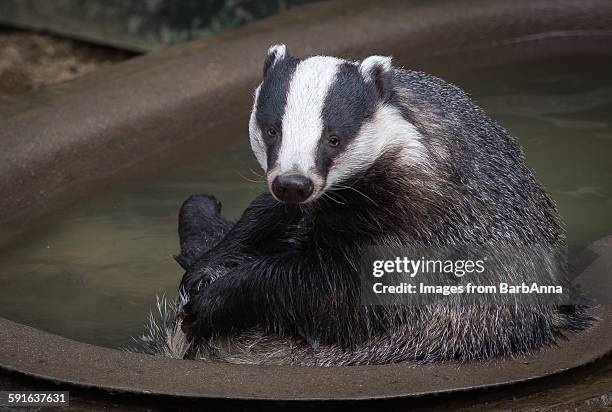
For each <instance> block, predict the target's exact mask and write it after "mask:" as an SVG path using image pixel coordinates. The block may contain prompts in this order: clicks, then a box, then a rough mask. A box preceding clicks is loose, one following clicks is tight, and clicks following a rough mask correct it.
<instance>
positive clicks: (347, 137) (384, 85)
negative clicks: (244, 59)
mask: <svg viewBox="0 0 612 412" xmlns="http://www.w3.org/2000/svg"><path fill="white" fill-rule="evenodd" d="M392 75H393V68H392V66H391V58H390V57H383V56H370V57H368V58H366V59H365V60H363V61H361V62H353V61H347V60H343V59H338V58H335V57H327V56H314V57H309V58H307V59H299V58H297V57H295V56H292V55H291V54H290V53H289V52H288V51H287V48H286V47H285V45H275V46H272V47H270V48H269V50H268V54H267V58H266V60H265V63H264V68H263V81H262V83H261V84H260V85H259V86H258V87H257V89H256V90H255V102H254V104H253V110H252V113H251V118H250V122H249V135H250V141H251V147H252V149H253V152H254V154H255V156H256V157H257V160H258V162H259V163H260V165H261V167H262V168H263V169H264V170H265V171H266V179H267V183H268V187H269V189H270V192H271V193H272V194H273V196H274V197H275V198H276V199H278V200H280V201H283V202H287V203H293V204H297V203H307V202H312V201H314V200H316V199H318V198H319V197H321V196H322V195H323V194H324V193H325V192H326V191H327V190H330V189H332V188H335V187H341V186H342V184H343V182H346V181H347V180H349V179H350V178H351V177H352V176H354V175H356V174H357V173H359V172H363V171H364V170H366V169H367V168H368V167H369V166H371V165H372V164H373V163H374V162H376V160H377V159H379V158H380V157H381V156H382V155H383V154H384V153H385V152H387V151H389V150H395V151H398V152H400V153H401V157H402V158H403V159H404V160H405V161H407V162H417V161H420V160H422V159H421V158H422V151H421V149H422V146H421V144H420V142H419V140H420V137H421V136H420V135H419V133H418V132H417V130H416V129H415V128H414V126H413V125H412V124H411V123H409V122H408V121H406V120H405V119H404V118H403V116H402V114H401V111H400V109H399V108H398V107H397V105H393V104H392V103H391V100H392V99H391V97H392V94H393V84H392V81H393V79H392Z"/></svg>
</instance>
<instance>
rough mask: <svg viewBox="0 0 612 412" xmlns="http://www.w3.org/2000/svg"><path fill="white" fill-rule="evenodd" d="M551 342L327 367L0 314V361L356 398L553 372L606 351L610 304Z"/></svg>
mask: <svg viewBox="0 0 612 412" xmlns="http://www.w3.org/2000/svg"><path fill="white" fill-rule="evenodd" d="M593 315H595V316H597V317H598V318H599V319H600V320H599V321H598V322H596V323H595V324H594V326H592V327H591V328H589V329H588V330H586V331H584V332H581V333H578V334H575V335H570V336H568V339H567V340H562V341H560V342H559V343H558V345H556V346H551V347H548V348H546V349H544V350H542V351H540V352H538V353H534V354H533V355H529V356H520V357H517V358H515V359H501V360H494V361H490V362H469V363H463V364H459V363H441V364H432V365H425V366H412V365H408V364H394V365H379V366H351V367H330V368H307V367H290V366H288V367H279V366H276V367H274V366H246V365H232V364H223V363H214V362H194V361H183V360H175V359H168V358H156V357H152V356H148V355H142V354H134V353H126V352H121V351H117V350H113V349H107V348H101V347H97V346H93V345H88V344H84V343H80V342H76V341H73V340H70V339H66V338H62V337H60V336H57V335H52V334H49V333H45V332H42V331H40V330H37V329H33V328H30V327H27V326H24V325H20V324H16V323H13V322H10V321H8V320H4V319H0V368H2V369H5V370H10V371H17V372H20V373H24V374H26V375H29V376H34V377H37V378H42V379H46V380H50V381H53V382H61V383H68V384H71V385H76V386H79V387H96V388H102V389H105V390H108V391H112V392H130V393H139V394H156V395H170V396H180V397H189V398H210V399H225V398H227V399H268V400H358V399H383V398H395V397H415V396H421V395H426V394H432V393H447V392H454V391H465V390H470V389H475V388H482V387H492V386H499V385H506V384H510V383H516V382H522V381H527V380H532V379H536V378H540V377H544V376H549V375H553V374H556V373H559V372H562V371H565V370H568V369H571V368H575V367H578V366H581V365H584V364H588V363H590V362H594V361H595V360H597V359H599V358H601V357H603V356H604V355H606V354H607V353H609V352H610V351H611V350H612V334H611V333H610V330H612V307H610V306H606V307H599V308H596V309H595V310H594V311H593Z"/></svg>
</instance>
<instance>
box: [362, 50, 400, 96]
mask: <svg viewBox="0 0 612 412" xmlns="http://www.w3.org/2000/svg"><path fill="white" fill-rule="evenodd" d="M359 72H360V73H361V75H362V76H363V78H364V79H365V81H366V83H371V84H373V85H374V86H376V89H377V90H378V93H379V94H380V97H381V99H382V100H385V99H386V98H387V97H389V94H390V92H391V76H392V72H393V67H392V66H391V57H389V56H370V57H368V58H366V59H364V60H363V61H362V62H361V63H360V64H359Z"/></svg>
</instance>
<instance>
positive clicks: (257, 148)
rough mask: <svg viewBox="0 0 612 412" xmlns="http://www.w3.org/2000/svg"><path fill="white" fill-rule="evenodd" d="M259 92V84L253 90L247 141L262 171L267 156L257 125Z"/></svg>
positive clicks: (265, 165) (265, 164)
mask: <svg viewBox="0 0 612 412" xmlns="http://www.w3.org/2000/svg"><path fill="white" fill-rule="evenodd" d="M259 90H261V84H260V85H259V86H257V89H255V95H254V100H253V110H252V111H251V117H250V119H249V140H250V142H251V150H253V154H254V155H255V158H257V161H258V162H259V164H260V165H261V168H262V169H263V170H266V169H267V167H268V166H267V163H268V159H267V158H268V156H267V155H266V144H265V143H264V141H263V138H262V136H261V130H260V129H259V125H258V124H257V99H258V97H259Z"/></svg>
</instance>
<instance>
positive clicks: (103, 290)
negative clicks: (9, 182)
mask: <svg viewBox="0 0 612 412" xmlns="http://www.w3.org/2000/svg"><path fill="white" fill-rule="evenodd" d="M609 73H612V57H608V56H600V55H586V54H585V55H573V56H567V57H564V58H554V59H540V60H535V61H525V62H520V63H516V64H511V65H505V66H503V67H493V68H488V69H481V70H476V71H471V72H470V73H459V74H458V73H444V72H442V71H439V72H437V73H434V74H438V75H440V76H442V77H444V78H446V79H447V80H449V81H452V82H453V83H455V84H457V85H459V86H461V87H463V88H464V89H465V90H467V91H468V92H469V93H470V94H471V95H472V97H474V98H475V99H476V100H477V101H478V102H479V103H480V104H481V105H482V106H483V107H484V108H485V109H486V110H487V111H488V112H489V113H490V114H491V115H492V116H493V117H494V118H495V119H496V120H497V121H499V122H500V123H501V124H502V125H503V126H504V127H505V128H506V129H508V130H509V131H510V132H511V134H512V135H514V136H516V137H517V138H518V139H519V141H520V143H521V145H522V146H523V148H524V151H525V155H526V158H527V161H528V164H529V165H530V166H531V167H532V168H533V169H534V170H535V172H536V175H537V177H538V179H539V180H540V182H541V183H542V184H543V185H544V186H545V187H546V188H547V190H548V191H549V193H550V194H551V195H552V196H553V198H554V199H555V201H556V202H557V204H558V206H559V210H560V212H561V215H562V216H563V218H564V220H565V222H566V225H567V230H568V240H569V242H570V243H571V244H572V245H578V246H579V245H584V244H587V243H589V242H591V241H593V240H596V239H599V238H601V237H604V236H606V235H608V234H612V176H611V174H612V80H611V79H610V76H609ZM226 145H227V146H226V147H225V148H224V149H223V150H222V151H220V152H219V151H217V152H212V153H208V154H207V156H202V157H201V158H200V159H199V160H196V161H190V162H189V163H188V164H185V165H178V164H177V165H175V166H174V167H172V168H170V169H169V170H168V171H167V172H164V173H165V175H164V177H163V178H157V179H155V180H154V181H148V182H144V183H142V182H141V183H138V184H133V185H131V186H129V187H123V188H121V189H119V190H115V191H111V192H110V193H106V194H105V195H103V196H99V197H97V198H93V199H89V200H84V201H82V203H80V204H78V205H74V206H73V207H71V208H69V209H68V210H67V211H66V212H65V213H64V215H63V216H62V217H61V218H59V219H58V220H57V221H56V222H55V223H53V224H51V225H50V226H49V227H47V228H46V229H45V230H44V231H42V232H40V233H37V234H36V235H35V236H32V237H30V239H27V240H25V241H23V242H22V243H20V244H17V245H13V246H12V247H11V248H10V250H5V251H3V252H2V253H1V254H0V285H2V288H0V316H2V317H6V318H8V319H11V320H14V321H17V322H21V323H24V324H27V325H31V326H34V327H37V328H40V329H43V330H47V331H50V332H54V333H57V334H60V335H63V336H66V337H71V338H74V339H77V340H81V341H85V342H90V343H95V344H98V345H103V346H110V347H117V346H121V345H126V344H129V343H130V336H132V335H134V334H137V333H138V332H139V331H140V329H141V327H142V324H143V322H144V320H145V317H146V315H147V313H148V311H149V309H150V308H151V306H152V305H153V304H154V300H155V298H154V297H155V294H157V293H160V292H162V293H163V292H166V293H167V294H169V295H173V294H174V292H175V291H176V288H177V286H178V283H179V281H180V277H181V276H182V271H181V270H180V268H179V266H178V265H177V264H176V263H175V262H174V261H173V259H172V255H173V254H174V253H176V252H177V249H178V240H177V234H176V215H177V212H178V209H179V207H180V204H181V203H182V201H183V200H184V199H185V198H187V197H188V196H189V195H190V194H193V193H212V194H215V195H216V196H217V197H218V198H219V199H220V200H221V201H222V202H223V204H224V211H225V212H226V213H227V214H228V215H229V216H231V217H233V218H237V217H238V216H239V215H240V213H241V212H242V210H243V209H244V207H245V206H246V205H247V204H248V202H249V201H250V200H251V199H253V198H254V197H255V196H256V195H257V194H258V193H259V192H261V191H262V190H263V185H261V184H258V183H253V182H250V180H260V177H258V176H257V175H256V174H254V173H253V171H255V172H256V173H259V168H258V166H257V164H256V163H255V161H254V159H253V156H252V155H251V152H250V149H249V147H248V141H247V135H246V123H245V125H244V133H243V134H242V135H239V136H235V137H234V138H228V139H227V142H226Z"/></svg>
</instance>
